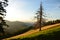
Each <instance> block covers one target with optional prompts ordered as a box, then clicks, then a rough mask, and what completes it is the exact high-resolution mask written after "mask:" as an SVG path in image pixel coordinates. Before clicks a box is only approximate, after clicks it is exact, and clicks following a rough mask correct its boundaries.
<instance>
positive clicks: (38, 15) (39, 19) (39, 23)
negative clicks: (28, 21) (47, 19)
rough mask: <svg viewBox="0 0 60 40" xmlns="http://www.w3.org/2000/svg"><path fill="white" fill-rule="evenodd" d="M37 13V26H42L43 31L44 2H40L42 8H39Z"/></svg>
mask: <svg viewBox="0 0 60 40" xmlns="http://www.w3.org/2000/svg"><path fill="white" fill-rule="evenodd" d="M36 15H37V17H36V18H37V23H36V25H37V26H36V27H39V28H40V31H41V27H42V16H43V7H42V2H41V4H40V8H39V11H38V12H37V13H36Z"/></svg>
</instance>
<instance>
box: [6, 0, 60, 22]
mask: <svg viewBox="0 0 60 40" xmlns="http://www.w3.org/2000/svg"><path fill="white" fill-rule="evenodd" d="M40 2H41V0H9V2H8V4H9V5H8V7H6V10H7V15H6V17H5V19H6V20H10V21H23V22H27V21H33V20H34V16H35V13H36V12H37V11H38V10H39V7H40ZM42 3H43V8H44V9H43V10H44V15H46V16H47V17H45V18H47V19H49V20H51V19H60V0H42Z"/></svg>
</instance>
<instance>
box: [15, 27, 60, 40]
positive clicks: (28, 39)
mask: <svg viewBox="0 0 60 40" xmlns="http://www.w3.org/2000/svg"><path fill="white" fill-rule="evenodd" d="M16 40H60V26H58V27H55V28H52V29H48V30H44V31H40V32H37V33H34V34H30V35H28V36H24V37H20V38H18V39H16Z"/></svg>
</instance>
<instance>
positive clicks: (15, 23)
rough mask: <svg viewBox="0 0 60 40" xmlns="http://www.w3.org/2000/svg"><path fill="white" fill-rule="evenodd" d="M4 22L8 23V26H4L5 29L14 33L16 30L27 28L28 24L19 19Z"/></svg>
mask: <svg viewBox="0 0 60 40" xmlns="http://www.w3.org/2000/svg"><path fill="white" fill-rule="evenodd" d="M6 23H7V24H8V25H9V27H4V28H6V29H5V31H6V32H8V33H14V32H17V31H19V30H21V29H24V28H27V27H28V26H27V25H26V24H27V23H24V22H20V21H13V22H11V21H8V20H6Z"/></svg>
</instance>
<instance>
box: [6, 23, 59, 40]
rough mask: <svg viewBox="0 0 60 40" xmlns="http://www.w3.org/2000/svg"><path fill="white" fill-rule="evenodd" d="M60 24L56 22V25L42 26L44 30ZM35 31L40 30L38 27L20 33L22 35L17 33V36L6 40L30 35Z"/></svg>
mask: <svg viewBox="0 0 60 40" xmlns="http://www.w3.org/2000/svg"><path fill="white" fill-rule="evenodd" d="M59 25H60V23H59V24H54V25H49V26H45V27H42V30H46V29H49V28H52V27H55V26H59ZM35 32H39V29H36V30H30V31H28V32H26V33H24V34H20V35H17V36H13V37H10V38H6V39H5V40H9V39H15V38H19V37H24V36H27V35H30V34H32V33H35Z"/></svg>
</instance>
